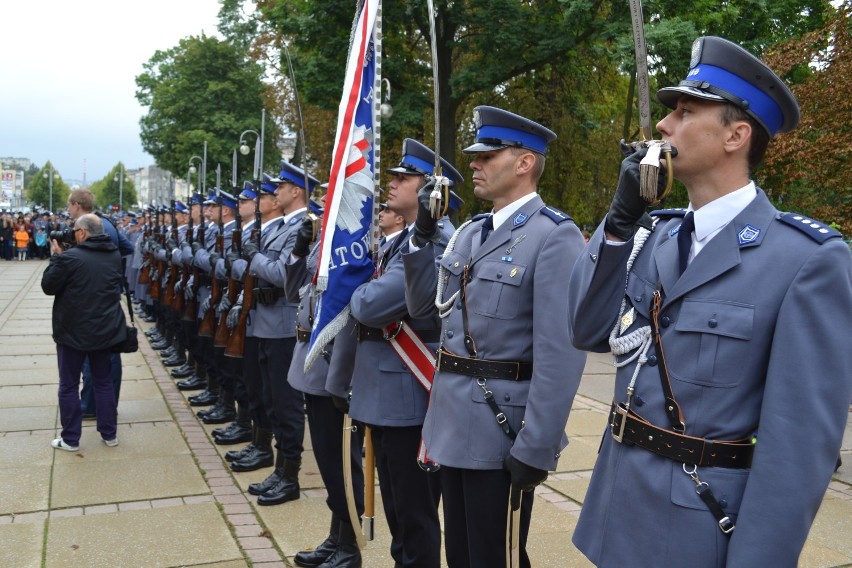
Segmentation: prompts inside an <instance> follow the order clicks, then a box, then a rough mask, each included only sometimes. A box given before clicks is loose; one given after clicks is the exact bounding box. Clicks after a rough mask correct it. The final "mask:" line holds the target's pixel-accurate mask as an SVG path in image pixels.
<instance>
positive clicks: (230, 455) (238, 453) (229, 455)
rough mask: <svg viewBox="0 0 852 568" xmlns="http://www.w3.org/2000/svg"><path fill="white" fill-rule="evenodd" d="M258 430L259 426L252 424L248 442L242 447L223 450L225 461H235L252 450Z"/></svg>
mask: <svg viewBox="0 0 852 568" xmlns="http://www.w3.org/2000/svg"><path fill="white" fill-rule="evenodd" d="M258 430H259V428H258V427H257V426H256V425H252V429H251V442H249V444H248V445H247V446H246V447H244V448H242V449H239V450H230V451H227V452H225V461H227V462H234V461H237V460H240V459H242V458H244V457H245V456H246V455H248V453H249V452H253V451H254V446H255V442H256V441H257V433H258Z"/></svg>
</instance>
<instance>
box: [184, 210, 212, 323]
mask: <svg viewBox="0 0 852 568" xmlns="http://www.w3.org/2000/svg"><path fill="white" fill-rule="evenodd" d="M218 235H219V226H218V225H216V223H207V224H206V225H205V226H204V246H202V247H201V248H200V249H198V252H196V253H195V255H193V257H192V266H193V267H195V268H198V270H200V271H201V272H203V273H204V274H206V275H208V276H209V275H210V260H209V259H210V253H211V252H213V249H214V248H215V246H216V237H217V236H218ZM196 236H197V233H196ZM190 253H191V251H190ZM195 284H196V285H198V313H197V314H196V317H197V318H198V319H202V318H203V317H204V312H203V311H202V310H201V308H202V306H203V305H204V303H205V301H206V300H207V298H209V297H210V292H211V288H210V285H209V284H207V285H204V286H202V285H200V283H198V282H196V283H195Z"/></svg>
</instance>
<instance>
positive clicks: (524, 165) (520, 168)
mask: <svg viewBox="0 0 852 568" xmlns="http://www.w3.org/2000/svg"><path fill="white" fill-rule="evenodd" d="M535 163H536V157H535V154H534V153H532V152H530V151H527V150H521V151H520V152H518V153H517V154H516V158H515V175H517V176H523V175H527V174H529V173H530V172H531V171H533V168H535Z"/></svg>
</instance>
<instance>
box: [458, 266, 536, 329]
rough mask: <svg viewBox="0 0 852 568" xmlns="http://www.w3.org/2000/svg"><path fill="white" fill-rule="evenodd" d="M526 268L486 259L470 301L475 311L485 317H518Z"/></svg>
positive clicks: (477, 275)
mask: <svg viewBox="0 0 852 568" xmlns="http://www.w3.org/2000/svg"><path fill="white" fill-rule="evenodd" d="M525 274H526V266H524V265H520V264H513V263H510V262H501V261H497V260H484V261H482V262H481V263H480V264H479V266H478V267H477V269H476V274H475V275H474V284H475V292H474V293H471V294H470V295H469V297H468V298H467V301H468V302H469V304H470V306H471V307H472V309H473V311H474V312H476V313H478V314H480V315H484V316H489V317H493V318H499V319H511V318H514V317H515V316H516V315H517V314H518V306H519V305H520V304H521V301H522V297H521V296H522V287H521V283H522V282H523V280H524V276H525Z"/></svg>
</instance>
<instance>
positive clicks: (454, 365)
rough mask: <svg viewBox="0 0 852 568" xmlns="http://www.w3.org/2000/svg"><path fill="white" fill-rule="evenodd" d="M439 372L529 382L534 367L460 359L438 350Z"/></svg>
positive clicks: (525, 364) (445, 351)
mask: <svg viewBox="0 0 852 568" xmlns="http://www.w3.org/2000/svg"><path fill="white" fill-rule="evenodd" d="M438 370H439V371H447V372H449V373H458V374H460V375H467V376H469V377H482V378H486V379H507V380H510V381H528V380H530V379H532V370H533V365H532V363H531V362H527V361H517V362H516V361H491V360H488V359H471V358H469V357H459V356H457V355H453V354H452V353H450V352H449V351H447V350H446V349H443V348H441V349H439V350H438Z"/></svg>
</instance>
